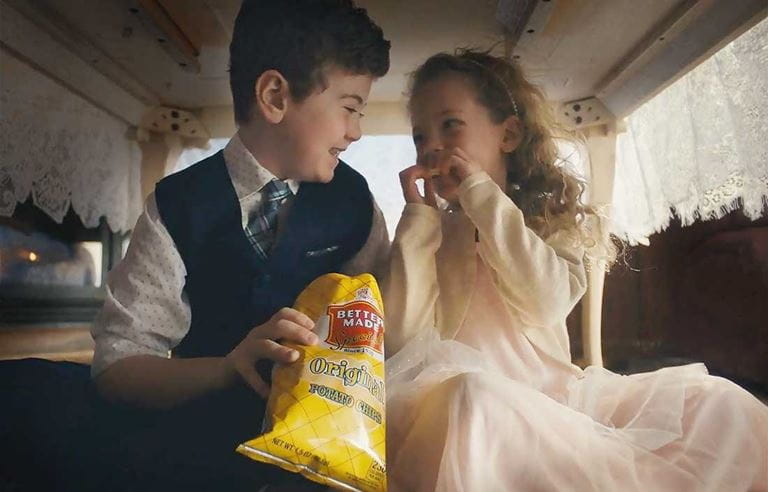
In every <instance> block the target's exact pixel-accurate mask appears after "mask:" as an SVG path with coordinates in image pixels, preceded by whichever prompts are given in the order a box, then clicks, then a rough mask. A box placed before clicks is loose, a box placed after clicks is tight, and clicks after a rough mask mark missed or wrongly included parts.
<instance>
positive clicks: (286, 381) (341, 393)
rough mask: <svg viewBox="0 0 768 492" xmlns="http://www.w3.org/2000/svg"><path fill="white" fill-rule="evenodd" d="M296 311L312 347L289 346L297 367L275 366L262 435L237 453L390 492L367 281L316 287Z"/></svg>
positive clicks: (379, 353) (377, 322) (328, 280)
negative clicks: (307, 323)
mask: <svg viewBox="0 0 768 492" xmlns="http://www.w3.org/2000/svg"><path fill="white" fill-rule="evenodd" d="M294 308H295V309H297V310H298V311H301V312H303V313H304V314H306V315H307V316H309V317H310V318H312V319H313V320H315V323H316V327H315V333H316V334H317V336H318V338H320V343H318V344H317V345H316V346H310V347H305V346H298V345H289V346H290V347H291V348H294V349H296V350H298V351H299V354H300V355H299V359H298V360H297V361H296V362H294V363H292V364H288V365H277V366H275V368H274V370H273V372H272V391H271V393H270V395H269V400H268V402H267V411H266V416H267V417H266V419H265V429H267V428H268V429H271V430H269V432H267V433H266V434H263V435H261V436H259V437H257V438H255V439H251V440H250V441H248V442H246V443H243V444H241V445H240V446H238V448H237V451H238V452H239V453H242V454H244V455H246V456H248V457H250V458H252V459H254V460H257V461H262V462H264V463H270V464H274V465H278V466H280V467H282V468H284V469H286V470H289V471H292V472H297V473H301V474H302V475H304V476H305V477H307V478H309V479H310V480H313V481H315V482H318V483H321V484H324V485H328V486H331V487H335V488H339V489H342V490H356V491H366V492H367V491H382V490H386V489H387V477H386V465H385V456H386V454H385V448H384V439H385V436H386V432H385V416H384V401H385V398H384V318H383V316H382V313H383V305H382V301H381V293H380V291H379V287H378V285H377V283H376V280H375V279H374V278H373V276H372V275H370V274H367V273H366V274H362V275H358V276H356V277H348V276H346V275H340V274H337V273H331V274H327V275H323V276H322V277H319V278H317V279H316V280H314V281H313V282H312V283H311V284H309V286H307V288H306V289H304V291H303V292H302V293H301V295H299V297H298V299H297V300H296V303H295V305H294Z"/></svg>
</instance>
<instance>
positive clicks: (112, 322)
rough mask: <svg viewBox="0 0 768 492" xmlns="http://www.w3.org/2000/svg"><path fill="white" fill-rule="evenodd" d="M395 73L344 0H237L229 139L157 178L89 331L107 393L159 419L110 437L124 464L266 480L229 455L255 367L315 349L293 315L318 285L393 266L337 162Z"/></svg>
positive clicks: (251, 413)
mask: <svg viewBox="0 0 768 492" xmlns="http://www.w3.org/2000/svg"><path fill="white" fill-rule="evenodd" d="M388 68H389V42H388V41H386V40H384V39H383V37H382V32H381V29H380V28H379V27H378V26H376V25H375V24H374V23H373V22H372V21H371V20H370V19H369V18H368V16H367V14H366V13H365V11H364V10H362V9H358V8H355V7H354V5H353V4H352V2H351V0H315V1H313V0H280V1H273V2H265V1H250V0H246V1H244V2H243V4H242V6H241V9H240V12H239V14H238V17H237V20H236V23H235V28H234V34H233V39H232V43H231V45H230V85H231V89H232V96H233V102H234V108H235V119H236V121H237V123H238V127H239V129H238V132H237V134H236V135H235V136H234V137H233V138H232V140H231V141H230V142H229V144H228V145H227V147H226V148H225V149H224V150H223V151H222V152H219V153H218V154H216V155H214V156H212V157H210V158H208V159H205V160H204V161H201V162H200V163H198V164H196V165H194V166H192V167H190V168H188V169H187V170H185V171H182V172H180V173H177V174H175V175H172V176H169V177H167V178H165V179H164V180H162V181H161V182H160V183H159V184H158V185H157V187H156V190H155V193H154V195H152V196H150V197H149V198H148V200H147V204H146V208H145V211H144V214H143V215H142V216H141V217H140V219H139V221H138V223H137V225H136V228H135V229H134V231H133V236H132V239H131V245H130V248H129V250H128V252H127V254H126V257H125V259H124V260H123V261H122V262H121V263H120V264H119V265H118V266H117V267H116V268H115V270H114V271H113V272H112V273H111V275H110V281H109V286H108V290H107V300H106V303H105V305H104V309H103V310H102V313H101V314H100V316H99V318H98V319H97V322H96V323H95V324H94V328H93V337H94V340H95V342H96V349H95V356H94V363H93V366H92V376H93V378H94V381H95V383H96V387H97V388H98V390H99V392H100V393H101V394H102V395H103V396H104V397H106V399H107V400H109V401H113V402H118V403H120V404H122V405H125V406H127V407H131V408H133V407H141V408H149V409H162V410H164V412H161V413H158V412H149V413H148V414H147V415H149V417H147V415H143V416H142V417H141V419H140V420H141V424H140V427H141V431H137V432H135V433H134V432H133V430H132V431H131V432H130V433H129V434H133V435H128V436H126V435H125V434H126V433H125V432H124V431H120V434H121V435H122V437H120V438H119V443H118V444H117V446H118V447H119V448H120V449H121V450H122V451H121V453H120V455H121V458H120V459H123V460H125V461H126V462H133V464H132V465H130V466H132V467H135V468H136V469H137V470H139V469H140V470H141V471H142V473H149V472H147V471H146V470H147V469H152V468H153V466H157V465H158V464H159V463H158V462H160V463H162V464H161V465H160V467H159V469H157V470H156V474H157V477H162V476H163V472H162V469H165V470H166V472H168V473H167V474H170V473H171V472H169V471H168V468H170V467H171V466H174V467H176V468H177V469H181V470H184V473H188V474H189V476H188V480H187V481H186V482H184V483H187V482H188V483H190V484H193V485H195V486H196V487H197V488H206V487H207V485H206V484H207V482H206V480H208V479H210V476H209V475H213V476H215V477H217V480H225V482H221V481H218V482H216V487H217V488H218V487H222V489H225V488H227V487H228V486H230V485H231V486H238V485H239V486H245V487H246V488H249V489H250V490H255V489H254V485H258V484H257V483H255V482H257V481H259V479H260V478H263V476H255V477H254V476H253V475H254V474H256V473H249V470H260V471H259V473H261V470H263V469H260V468H259V467H258V465H257V464H256V463H254V462H247V463H245V466H243V461H238V460H244V458H242V457H240V456H238V455H236V454H235V453H234V448H235V446H236V445H237V444H238V443H239V442H242V441H244V440H246V439H248V438H251V437H253V436H255V435H257V434H259V430H260V428H259V426H260V423H261V419H262V413H263V398H265V397H266V396H267V395H268V392H269V387H268V384H267V382H266V381H265V379H266V375H267V374H268V371H264V370H261V371H257V365H258V366H259V367H260V368H261V366H262V365H263V363H264V362H270V361H273V362H291V361H293V360H295V359H296V357H297V354H296V353H295V351H293V350H290V349H288V348H286V347H285V346H283V345H281V344H280V343H279V342H280V341H283V340H285V341H292V342H296V343H301V344H313V343H316V342H317V337H316V336H315V335H314V334H313V333H312V329H313V323H312V321H311V320H309V319H308V318H307V317H306V316H304V315H302V314H301V313H298V312H297V311H295V310H292V309H290V308H289V306H291V305H292V303H293V301H294V299H295V297H296V296H297V295H298V293H299V292H301V290H302V289H303V288H304V287H305V286H306V285H307V284H308V283H309V282H311V281H312V280H313V279H314V278H316V277H317V276H319V275H322V274H324V273H328V272H332V271H341V272H344V273H349V274H356V273H361V272H364V271H370V272H373V273H374V274H376V273H378V272H379V271H380V267H381V266H383V265H384V264H385V263H386V254H387V249H388V245H389V240H388V237H387V233H386V229H385V227H384V221H383V217H382V214H381V212H380V211H379V209H378V207H377V206H376V205H375V203H374V202H373V199H372V197H371V195H370V192H369V191H368V187H367V184H366V182H365V180H364V179H363V178H362V177H361V176H360V175H358V174H357V173H356V172H355V171H353V170H352V169H351V168H349V167H348V166H347V165H346V164H344V163H343V162H341V161H339V160H338V154H339V153H340V152H341V151H343V150H344V149H345V148H346V147H347V146H348V145H349V144H351V143H352V142H354V141H355V140H358V139H359V138H360V126H359V119H360V117H361V116H362V113H361V111H362V109H363V107H364V106H365V103H366V100H367V98H368V94H369V91H370V87H371V83H372V82H373V80H374V79H375V78H378V77H381V76H383V75H384V74H385V73H386V72H387V70H388ZM170 351H173V354H174V358H167V354H168V353H169V352H170ZM261 369H263V368H261ZM241 383H245V384H241ZM246 385H247V387H248V390H247V391H244V390H243V388H244V387H246ZM157 415H163V417H160V418H158V417H157ZM132 418H133V417H132ZM200 424H203V425H202V426H201V425H200ZM131 429H135V428H134V427H131ZM136 436H141V437H136ZM159 437H162V439H157V438H159ZM153 438H154V441H156V442H151V443H150V444H151V445H150V444H148V442H150V441H153ZM159 441H162V443H160V442H159ZM163 443H165V444H163ZM193 443H194V445H195V446H194V449H191V448H190V447H187V446H192V444H193ZM148 446H149V447H151V448H152V449H151V450H148ZM158 446H160V447H161V448H162V447H163V446H165V448H164V450H163V449H160V448H158ZM201 448H202V449H201ZM176 460H178V461H176ZM233 463H234V464H233ZM179 467H181V468H179ZM184 467H186V468H184ZM208 472H210V473H208ZM173 473H174V474H175V475H178V473H177V472H173ZM242 473H244V474H246V475H251V476H249V477H247V481H248V482H247V483H243V482H240V481H237V480H235V479H234V478H233V476H235V477H236V476H237V475H238V474H242ZM256 475H258V474H256ZM157 477H155V478H157ZM166 478H167V477H163V480H165V479H166ZM226 480H231V482H232V483H228V482H226ZM179 484H180V482H178V481H177V482H170V483H169V484H168V485H169V486H173V485H179ZM134 485H135V484H134ZM210 485H211V486H212V485H213V482H212V483H211V484H210Z"/></svg>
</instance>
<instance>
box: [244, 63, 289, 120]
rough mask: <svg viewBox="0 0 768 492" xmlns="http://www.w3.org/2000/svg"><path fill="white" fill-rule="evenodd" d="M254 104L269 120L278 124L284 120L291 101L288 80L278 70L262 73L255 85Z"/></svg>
mask: <svg viewBox="0 0 768 492" xmlns="http://www.w3.org/2000/svg"><path fill="white" fill-rule="evenodd" d="M253 90H254V103H255V104H254V106H255V108H254V109H256V110H257V111H259V112H260V113H261V115H262V116H263V117H264V119H266V120H267V121H268V122H270V123H273V124H277V123H280V122H281V121H282V120H283V117H284V116H285V112H286V109H287V108H288V103H289V101H290V89H289V87H288V81H287V80H286V79H285V77H283V74H281V73H280V72H278V71H277V70H267V71H265V72H264V73H262V74H261V75H260V76H259V78H258V79H256V83H255V84H254V87H253Z"/></svg>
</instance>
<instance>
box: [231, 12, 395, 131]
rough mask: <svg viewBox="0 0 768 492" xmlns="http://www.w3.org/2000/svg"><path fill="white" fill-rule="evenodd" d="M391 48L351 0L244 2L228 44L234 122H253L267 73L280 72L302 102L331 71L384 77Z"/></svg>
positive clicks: (321, 84) (293, 95)
mask: <svg viewBox="0 0 768 492" xmlns="http://www.w3.org/2000/svg"><path fill="white" fill-rule="evenodd" d="M389 46H390V43H389V41H387V40H386V39H384V37H383V33H382V31H381V28H380V27H379V26H377V25H376V24H374V23H373V21H372V20H371V19H370V18H369V17H368V14H367V13H366V11H365V10H364V9H362V8H357V7H355V5H354V3H353V2H352V0H244V1H243V3H242V5H241V7H240V12H239V13H238V15H237V20H236V21H235V29H234V33H233V35H232V43H231V44H230V46H229V54H230V61H229V81H230V86H231V88H232V99H233V102H234V107H235V120H236V121H237V122H238V123H247V122H248V120H249V119H250V115H251V106H252V105H253V89H254V84H255V82H256V80H257V79H258V78H259V76H261V74H262V73H264V72H265V71H267V70H270V69H274V70H277V71H279V72H280V73H281V74H282V75H283V76H284V77H285V78H286V80H288V83H289V87H290V91H291V97H292V98H293V99H294V100H296V101H299V102H300V101H302V100H304V99H305V98H306V97H307V96H309V94H310V93H311V92H312V91H313V90H314V89H315V88H316V87H318V86H323V85H324V84H325V80H324V77H323V75H324V70H326V69H328V68H330V67H336V68H340V69H343V70H346V71H348V72H350V73H352V74H357V75H372V76H373V77H381V76H383V75H384V74H386V73H387V71H388V70H389Z"/></svg>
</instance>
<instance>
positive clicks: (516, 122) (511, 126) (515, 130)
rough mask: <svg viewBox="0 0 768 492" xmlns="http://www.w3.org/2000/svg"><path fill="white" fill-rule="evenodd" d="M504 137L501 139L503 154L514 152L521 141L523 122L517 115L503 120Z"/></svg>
mask: <svg viewBox="0 0 768 492" xmlns="http://www.w3.org/2000/svg"><path fill="white" fill-rule="evenodd" d="M502 124H503V125H504V138H503V139H502V141H501V151H502V152H504V153H505V154H509V153H511V152H514V151H515V149H517V147H518V146H519V145H520V142H522V141H523V123H522V122H521V121H520V118H518V117H517V116H510V117H509V118H507V119H506V120H504V123H502Z"/></svg>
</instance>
